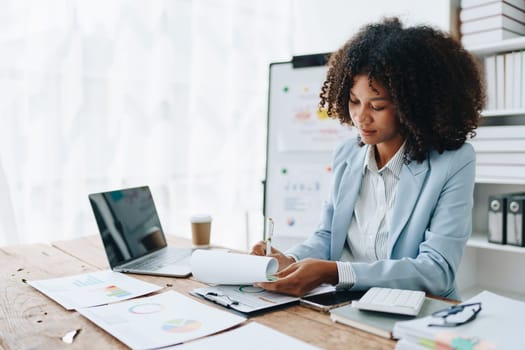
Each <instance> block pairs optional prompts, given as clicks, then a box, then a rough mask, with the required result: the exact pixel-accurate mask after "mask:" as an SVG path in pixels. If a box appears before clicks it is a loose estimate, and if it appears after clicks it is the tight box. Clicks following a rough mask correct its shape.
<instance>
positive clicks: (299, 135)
mask: <svg viewBox="0 0 525 350" xmlns="http://www.w3.org/2000/svg"><path fill="white" fill-rule="evenodd" d="M324 57H326V55H308V56H299V57H294V60H292V61H291V62H279V63H272V64H270V86H269V93H268V95H269V98H268V134H267V157H266V180H265V186H264V215H265V217H271V218H272V219H273V221H274V223H275V231H274V236H273V243H274V246H275V247H276V248H278V249H281V250H286V249H288V248H289V247H290V246H292V245H294V244H296V243H299V242H301V241H303V240H304V239H305V238H306V237H308V236H310V235H311V234H312V233H313V232H314V231H315V230H316V228H317V226H318V224H319V218H320V213H321V206H322V203H323V201H324V200H325V199H326V198H327V196H328V192H329V186H330V181H331V174H332V172H331V170H332V169H331V161H332V153H333V150H334V149H335V147H336V146H337V145H338V144H339V143H341V142H342V141H343V140H344V139H346V138H348V137H350V136H352V135H353V134H354V133H355V131H354V132H352V130H350V129H349V127H348V126H343V125H341V124H340V123H339V121H338V120H336V119H332V118H328V116H327V115H326V113H325V112H324V113H323V112H321V111H319V109H318V105H319V94H320V92H321V86H322V84H323V81H324V79H325V76H326V66H325V65H324V63H325V60H324ZM303 58H305V60H302V59H303ZM311 58H314V59H313V60H311ZM315 58H316V59H315ZM310 61H313V63H311V64H308V62H310ZM305 62H306V63H305ZM319 63H321V64H322V65H319ZM265 232H266V231H265Z"/></svg>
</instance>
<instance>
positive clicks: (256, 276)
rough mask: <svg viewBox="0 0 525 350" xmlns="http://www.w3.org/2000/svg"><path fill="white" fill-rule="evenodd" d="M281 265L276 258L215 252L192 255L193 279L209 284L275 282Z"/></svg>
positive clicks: (200, 252) (198, 252) (197, 252)
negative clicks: (274, 277)
mask: <svg viewBox="0 0 525 350" xmlns="http://www.w3.org/2000/svg"><path fill="white" fill-rule="evenodd" d="M278 267H279V263H278V262H277V260H276V259H275V258H271V257H266V256H256V255H249V254H237V253H228V252H224V251H214V250H202V249H199V250H196V251H194V252H193V254H192V255H191V271H192V273H193V277H195V278H196V279H198V280H199V281H201V282H204V283H208V284H237V285H240V284H252V283H255V282H268V281H271V280H273V274H275V273H276V272H277V269H278Z"/></svg>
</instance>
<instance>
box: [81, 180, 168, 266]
mask: <svg viewBox="0 0 525 350" xmlns="http://www.w3.org/2000/svg"><path fill="white" fill-rule="evenodd" d="M89 201H90V203H91V207H92V208H93V214H94V215H95V219H96V221H97V225H98V229H99V231H100V235H101V238H102V242H103V244H104V249H105V250H106V255H107V257H108V261H109V265H110V266H111V267H112V268H113V267H114V266H118V265H121V264H122V263H125V262H127V261H130V260H133V259H136V258H138V257H141V256H144V255H146V254H148V253H150V252H153V251H155V250H158V249H160V248H163V247H165V246H166V239H165V237H164V233H163V231H162V226H161V225H160V220H159V217H158V215H157V210H156V209H155V203H154V202H153V197H152V196H151V192H150V190H149V187H147V186H144V187H135V188H127V189H122V190H116V191H110V192H101V193H93V194H90V195H89Z"/></svg>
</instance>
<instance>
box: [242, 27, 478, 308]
mask: <svg viewBox="0 0 525 350" xmlns="http://www.w3.org/2000/svg"><path fill="white" fill-rule="evenodd" d="M328 67H329V68H328V73H327V78H326V81H325V82H324V84H323V87H322V91H321V102H320V106H321V107H322V108H326V109H327V111H328V114H329V115H330V116H332V117H337V118H338V119H339V120H340V121H341V122H342V123H346V124H349V125H351V126H354V127H356V128H357V129H358V131H359V136H358V137H357V140H356V139H351V140H348V141H346V142H345V143H343V144H342V145H340V146H339V147H338V149H337V150H336V151H335V154H334V159H333V184H332V187H331V190H330V196H329V199H328V200H327V201H326V202H325V203H324V205H323V210H322V215H321V222H320V225H319V228H318V229H317V231H316V232H315V233H314V234H313V235H312V236H311V237H310V238H309V239H307V240H306V241H305V242H303V243H301V244H299V245H297V246H295V247H293V248H291V249H290V250H288V251H287V252H285V253H284V254H283V253H281V252H280V251H278V250H277V249H273V248H272V252H271V255H272V256H274V257H275V258H277V259H278V261H279V269H280V270H279V272H278V274H277V277H278V280H277V281H275V282H268V283H260V284H258V285H259V286H261V287H263V288H265V289H267V290H270V291H277V292H281V293H286V294H291V295H302V294H304V293H306V292H307V291H309V290H311V289H312V288H314V287H316V286H318V285H320V284H322V283H330V284H333V285H336V286H337V287H338V288H344V289H352V290H366V289H368V288H370V287H373V286H379V287H391V288H401V289H416V290H423V291H426V292H428V293H431V294H434V295H440V296H443V297H447V298H452V299H458V298H459V296H458V294H457V291H456V287H455V282H454V280H455V276H456V271H457V269H458V266H459V263H460V261H461V257H462V255H463V250H464V247H465V244H466V242H467V239H468V237H469V235H470V233H471V219H472V205H473V190H474V177H475V153H474V150H473V148H472V146H470V145H469V144H467V143H465V141H466V140H467V138H468V137H472V136H473V135H474V129H475V128H476V127H477V125H478V122H479V118H480V111H481V109H482V107H483V105H484V99H485V95H484V89H483V84H482V82H481V77H480V71H479V67H478V65H477V63H476V61H475V60H474V59H473V58H472V56H471V55H470V54H469V53H468V52H467V51H466V50H465V49H464V48H462V46H461V45H460V44H459V43H458V42H457V41H456V40H455V39H453V38H451V37H450V36H448V35H447V34H445V33H443V32H441V31H439V30H436V29H433V28H430V27H427V26H417V27H412V28H403V27H402V25H401V23H400V21H399V20H398V19H396V18H393V19H385V20H384V21H382V22H381V23H377V24H371V25H368V26H365V27H364V28H363V29H362V30H361V31H360V32H359V33H357V34H356V35H355V36H354V37H353V38H351V39H350V40H349V41H348V42H347V43H346V44H345V45H344V46H343V47H342V48H340V49H339V50H338V51H337V52H335V53H334V54H333V55H332V56H331V58H330V60H329V63H328ZM252 253H253V254H257V255H264V254H265V244H264V242H259V243H258V244H256V245H255V246H254V247H253V250H252Z"/></svg>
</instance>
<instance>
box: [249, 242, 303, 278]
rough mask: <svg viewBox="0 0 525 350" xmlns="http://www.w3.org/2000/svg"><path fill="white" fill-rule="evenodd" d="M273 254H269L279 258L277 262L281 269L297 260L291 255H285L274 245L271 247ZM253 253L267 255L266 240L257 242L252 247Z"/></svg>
mask: <svg viewBox="0 0 525 350" xmlns="http://www.w3.org/2000/svg"><path fill="white" fill-rule="evenodd" d="M271 249H272V251H271V254H269V255H268V256H271V257H272V258H275V259H277V262H279V270H278V271H281V270H282V269H284V268H286V267H288V266H290V265H291V264H293V263H294V262H295V259H294V258H292V257H289V256H286V255H284V254H283V253H281V252H280V251H279V250H278V249H275V248H274V247H272V248H271ZM250 254H252V255H260V256H267V255H266V241H259V242H257V244H255V245H254V246H253V247H252V251H251V252H250Z"/></svg>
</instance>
